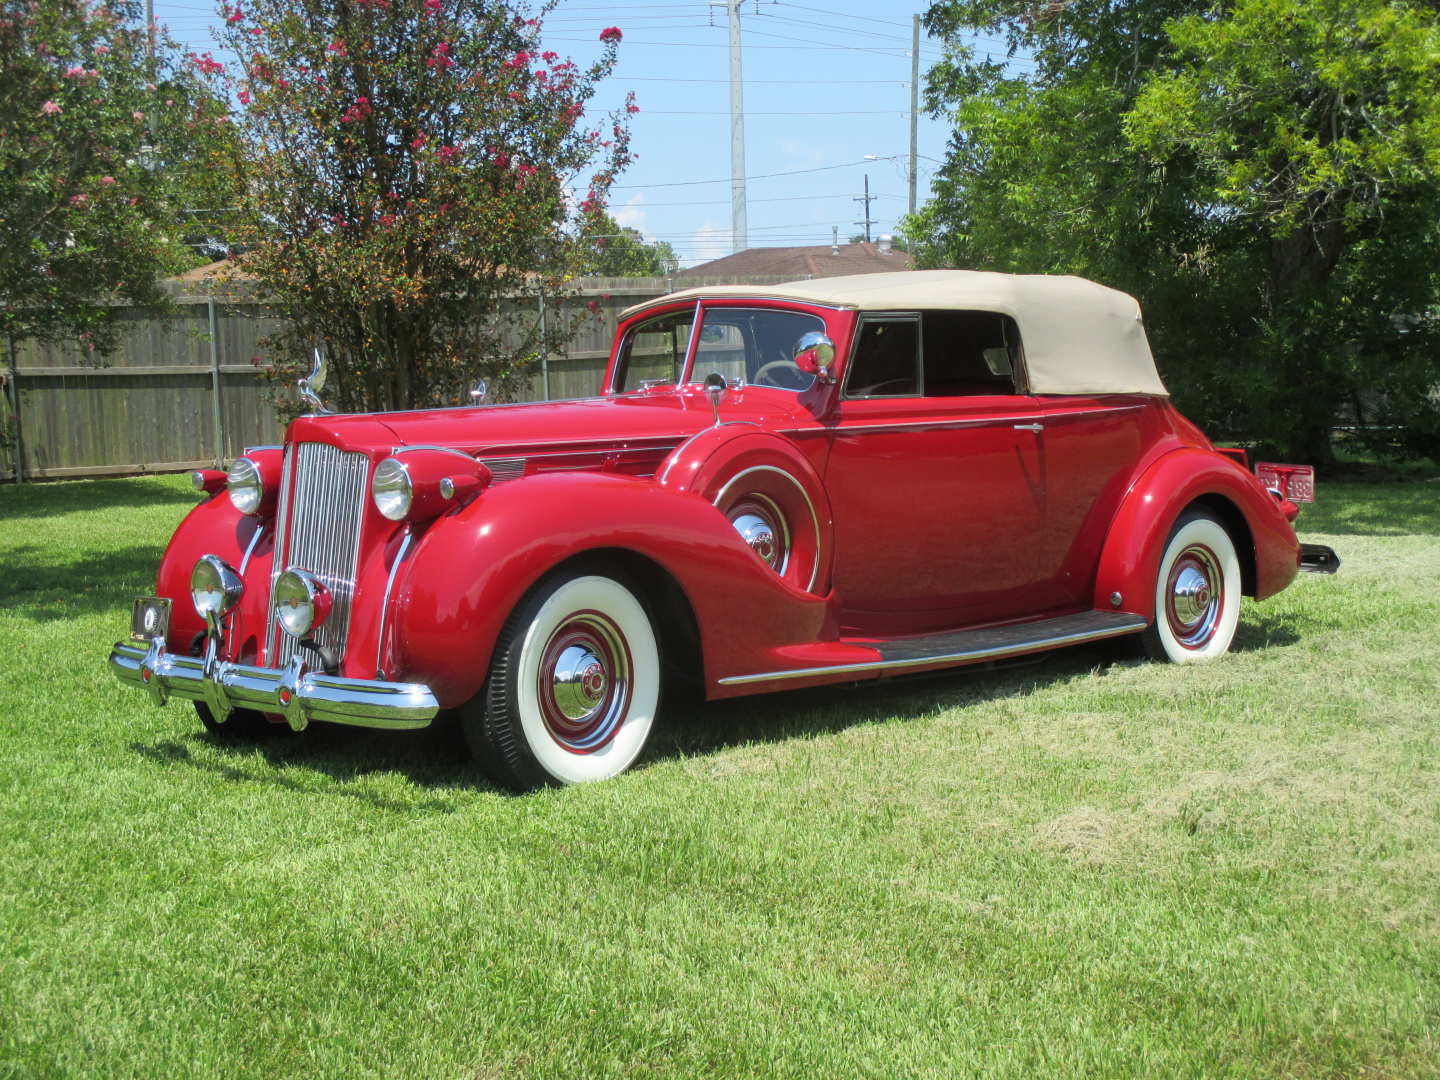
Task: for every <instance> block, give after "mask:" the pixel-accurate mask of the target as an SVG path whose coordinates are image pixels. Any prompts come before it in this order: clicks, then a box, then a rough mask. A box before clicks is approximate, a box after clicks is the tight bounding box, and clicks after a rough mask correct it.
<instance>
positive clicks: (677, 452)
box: [655, 420, 760, 484]
mask: <svg viewBox="0 0 1440 1080" xmlns="http://www.w3.org/2000/svg"><path fill="white" fill-rule="evenodd" d="M739 424H749V425H750V426H751V427H753V428H758V427H760V425H759V424H758V423H756V422H755V421H754V420H722V421H721V422H720V424H719V425H718V426H719V427H730V426H731V425H739ZM716 426H717V425H715V424H711V425H710V426H709V427H707V428H701V429H700V430H699V431H697V432H695V434H694V435H691V436H690V437H689V438H688V439H686V440H685V441H684V442H682V443H681V444H680V445H679V446H677V447H675V449H673V450H671V451H670V457H669V460H668V461H666V463H665V471H664V472H662V473H661V474H660V475H659V476H657V477H656V478H655V479H656V480H657V481H659V482H660V483H662V484H663V483H665V479H666V477H668V476H669V475H670V470H671V469H673V468H674V467H675V462H677V461H679V460H680V457H681V455H683V454H684V452H685V448H686V447H687V446H689V445H690V444H691V443H692V442H694V441H695V440H696V439H698V438H699V437H700V436H701V435H704V434H705V433H706V432H707V431H714V430H715V428H716Z"/></svg>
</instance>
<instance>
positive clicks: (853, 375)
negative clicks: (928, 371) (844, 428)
mask: <svg viewBox="0 0 1440 1080" xmlns="http://www.w3.org/2000/svg"><path fill="white" fill-rule="evenodd" d="M919 393H920V319H919V317H918V316H915V315H903V316H880V317H878V318H866V319H864V320H863V321H862V322H861V324H860V332H859V334H858V335H857V336H856V340H855V352H854V354H853V355H852V356H851V358H850V370H849V373H848V374H847V375H846V377H845V396H846V397H851V398H865V397H915V396H916V395H917V394H919Z"/></svg>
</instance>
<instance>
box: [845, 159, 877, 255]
mask: <svg viewBox="0 0 1440 1080" xmlns="http://www.w3.org/2000/svg"><path fill="white" fill-rule="evenodd" d="M850 201H851V202H858V203H864V204H865V219H864V220H863V221H857V222H855V224H856V225H864V226H865V242H866V243H867V244H868V243H870V226H871V225H878V224H880V223H879V222H878V221H877V220H876V219H874V218H872V217H871V216H870V204H871V203H872V202H874V201H875V196H874V195H871V194H870V174H869V173H868V172H867V173H866V174H865V194H864V195H856V196H855V197H854V198H853V199H851V200H850Z"/></svg>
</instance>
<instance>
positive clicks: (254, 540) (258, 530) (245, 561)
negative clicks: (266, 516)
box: [239, 522, 265, 578]
mask: <svg viewBox="0 0 1440 1080" xmlns="http://www.w3.org/2000/svg"><path fill="white" fill-rule="evenodd" d="M264 534H265V525H264V523H263V522H262V523H260V524H258V525H256V526H255V531H254V532H253V533H251V534H250V543H248V544H246V545H245V554H244V555H243V556H241V558H240V570H239V574H240V576H241V577H242V578H243V577H244V576H245V568H246V567H248V566H249V565H250V555H251V553H252V552H254V550H255V545H256V544H258V543H259V542H260V537H261V536H263V535H264Z"/></svg>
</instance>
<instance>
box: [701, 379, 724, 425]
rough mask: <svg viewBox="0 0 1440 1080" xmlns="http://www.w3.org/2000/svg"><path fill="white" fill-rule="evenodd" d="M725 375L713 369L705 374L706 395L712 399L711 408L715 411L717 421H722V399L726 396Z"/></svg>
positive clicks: (717, 422)
mask: <svg viewBox="0 0 1440 1080" xmlns="http://www.w3.org/2000/svg"><path fill="white" fill-rule="evenodd" d="M725 386H726V384H725V376H724V375H721V374H720V373H719V372H718V371H712V372H710V374H709V375H706V376H705V396H706V397H708V398H709V399H710V408H711V409H713V410H714V412H715V423H716V424H717V425H718V424H719V423H720V401H721V399H722V398H723V397H724V396H725Z"/></svg>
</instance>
